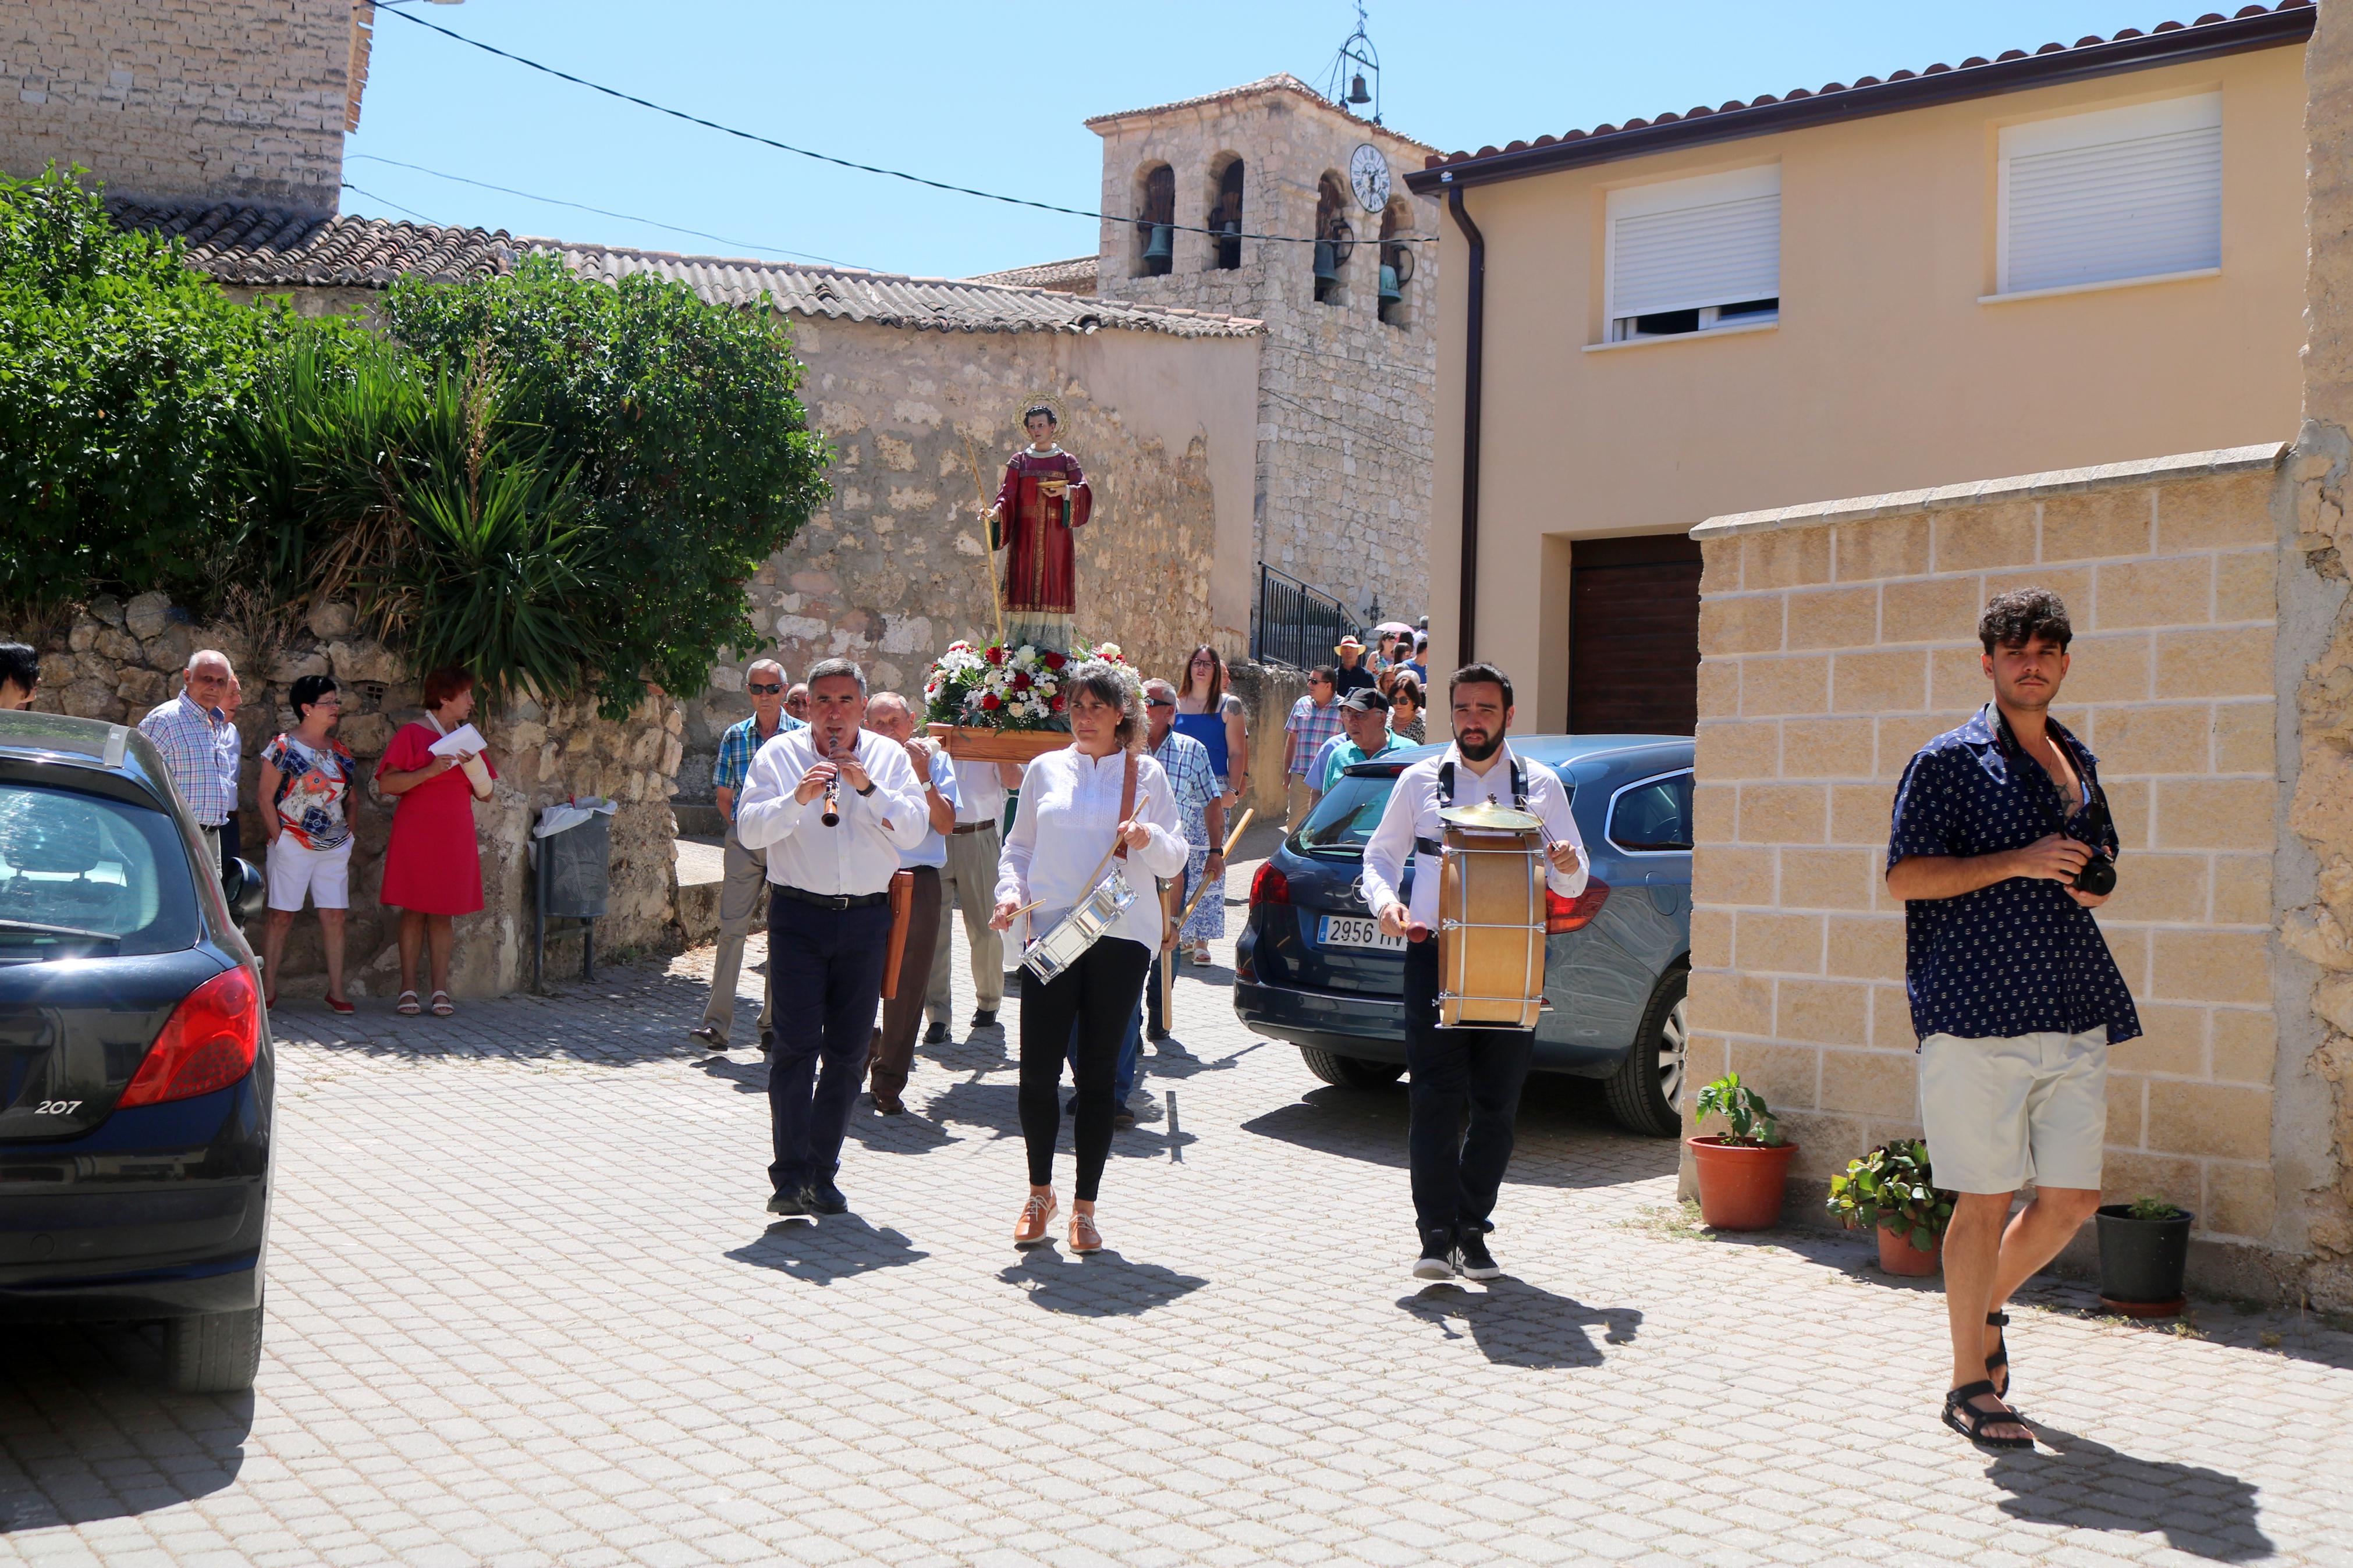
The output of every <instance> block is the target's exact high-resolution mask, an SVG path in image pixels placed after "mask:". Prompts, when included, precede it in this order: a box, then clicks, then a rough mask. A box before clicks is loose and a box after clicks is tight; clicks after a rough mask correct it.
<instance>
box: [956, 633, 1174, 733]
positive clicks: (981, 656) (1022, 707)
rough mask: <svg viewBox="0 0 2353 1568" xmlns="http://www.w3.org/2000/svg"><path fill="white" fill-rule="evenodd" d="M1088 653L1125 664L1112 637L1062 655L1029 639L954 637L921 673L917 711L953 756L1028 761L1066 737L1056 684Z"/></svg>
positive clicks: (1066, 724)
mask: <svg viewBox="0 0 2353 1568" xmlns="http://www.w3.org/2000/svg"><path fill="white" fill-rule="evenodd" d="M1090 659H1102V660H1104V661H1107V662H1109V663H1113V664H1124V663H1126V662H1127V660H1126V658H1124V656H1123V655H1122V654H1121V652H1120V649H1119V645H1118V644H1117V643H1103V644H1101V645H1099V646H1096V647H1085V646H1083V645H1082V646H1081V647H1076V648H1072V649H1071V651H1069V652H1067V653H1065V652H1063V651H1062V650H1061V649H1060V648H1050V647H1036V646H1034V645H1032V644H1029V643H1020V644H1017V645H1009V646H1008V644H1005V643H990V644H987V646H986V647H975V646H974V645H973V644H972V643H970V642H967V641H964V640H961V639H959V640H958V641H955V642H952V643H950V644H948V650H947V652H945V653H944V654H942V655H941V656H940V658H939V659H938V660H937V661H936V662H935V663H934V664H933V666H932V668H931V672H930V673H929V674H928V675H927V676H925V677H924V679H923V701H924V705H925V711H924V714H923V717H924V719H925V721H926V722H927V724H928V726H929V728H930V731H931V733H932V735H933V737H934V739H935V740H937V741H939V742H941V743H942V744H943V745H944V746H945V747H946V748H947V751H948V754H949V755H950V756H952V757H958V758H963V759H966V760H971V761H979V762H997V763H1027V762H1029V761H1030V760H1031V759H1032V758H1035V757H1037V756H1039V755H1041V754H1043V753H1044V752H1050V751H1054V750H1056V749H1058V748H1060V747H1062V746H1067V745H1069V744H1070V743H1071V721H1070V719H1069V717H1068V716H1067V715H1066V714H1064V712H1063V711H1062V709H1063V705H1064V703H1065V702H1066V700H1067V699H1066V698H1065V696H1064V694H1063V691H1062V682H1063V680H1064V679H1066V676H1065V672H1066V671H1067V670H1068V669H1069V668H1070V667H1071V666H1072V665H1074V664H1081V663H1084V662H1086V661H1088V660H1090Z"/></svg>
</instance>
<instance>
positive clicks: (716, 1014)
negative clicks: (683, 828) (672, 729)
mask: <svg viewBox="0 0 2353 1568" xmlns="http://www.w3.org/2000/svg"><path fill="white" fill-rule="evenodd" d="M744 690H745V691H747V692H749V693H751V696H752V716H751V717H750V718H749V719H745V720H744V721H742V722H740V723H735V724H731V725H729V726H728V727H727V732H726V733H725V734H723V735H722V736H720V737H719V756H718V759H717V760H716V761H715V762H713V763H712V765H711V794H712V798H713V799H714V800H716V801H717V802H718V803H719V815H720V816H721V817H723V818H724V819H725V821H726V823H727V838H726V843H725V845H724V847H723V854H724V856H725V861H724V871H723V877H724V880H723V881H722V882H721V883H720V886H719V951H718V952H716V953H714V954H712V963H711V1001H710V1002H709V1004H708V1005H705V1006H704V1007H703V1009H702V1023H700V1024H697V1025H696V1026H694V1027H693V1028H692V1029H691V1030H690V1031H689V1033H691V1035H692V1036H693V1037H694V1038H696V1039H698V1040H701V1041H702V1043H703V1044H704V1045H706V1046H709V1047H711V1048H712V1050H714V1051H723V1050H725V1049H726V1048H727V1036H728V1033H729V1031H731V1030H733V1028H734V1027H735V982H736V980H737V978H738V977H739V976H741V975H742V973H744V937H745V936H747V935H749V934H750V932H751V930H752V916H753V915H754V913H756V912H757V911H758V910H759V909H760V908H761V905H762V900H765V898H766V896H767V891H768V855H767V851H765V849H749V848H746V847H744V843H743V841H742V840H741V839H739V838H737V837H735V797H736V796H737V795H742V794H743V793H744V774H745V773H749V772H751V769H752V758H753V756H754V754H755V753H756V752H758V751H759V749H760V748H761V747H762V746H765V745H766V744H767V743H768V742H770V741H773V740H775V739H776V737H777V736H779V735H789V734H791V733H792V732H793V731H796V730H806V729H807V728H808V726H807V725H806V724H804V723H802V722H801V721H799V720H798V719H796V718H794V717H793V716H792V715H791V714H789V713H787V712H786V711H785V667H784V666H783V665H781V664H778V663H777V662H776V660H775V659H773V658H763V659H755V660H754V661H753V663H752V666H751V668H748V669H746V670H745V671H744ZM760 998H761V1000H760V1048H761V1049H762V1050H764V1051H765V1050H766V1049H767V1048H768V1044H769V1026H770V1025H771V1024H772V1023H774V1021H775V1020H774V1019H773V1018H772V1017H771V1016H770V1014H769V1004H768V1000H767V998H768V989H767V987H765V986H763V987H761V991H760Z"/></svg>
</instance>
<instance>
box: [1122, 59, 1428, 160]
mask: <svg viewBox="0 0 2353 1568" xmlns="http://www.w3.org/2000/svg"><path fill="white" fill-rule="evenodd" d="M1270 92H1289V93H1295V94H1297V95H1298V96H1299V97H1301V98H1303V99H1306V100H1308V101H1309V102H1311V103H1313V104H1314V105H1315V106H1316V107H1318V108H1320V109H1328V110H1331V111H1332V112H1333V113H1335V114H1338V115H1344V116H1345V117H1346V118H1347V119H1349V120H1353V121H1356V123H1357V124H1358V125H1360V126H1362V127H1364V130H1365V133H1366V135H1368V136H1386V137H1388V138H1389V139H1390V140H1392V141H1395V142H1403V143H1404V144H1405V145H1407V146H1408V147H1411V148H1413V149H1414V150H1415V151H1417V152H1419V153H1428V154H1430V155H1433V156H1434V155H1436V153H1437V152H1438V149H1437V148H1435V147H1432V146H1431V145H1430V143H1429V142H1418V141H1416V140H1414V139H1413V138H1412V137H1410V136H1408V135H1407V134H1405V132H1401V131H1392V130H1390V129H1389V128H1388V126H1386V125H1376V124H1375V123H1373V121H1369V120H1365V119H1361V118H1359V117H1358V116H1356V115H1354V114H1349V113H1348V111H1347V110H1345V109H1344V108H1343V107H1341V106H1340V105H1339V104H1336V103H1335V102H1333V101H1332V100H1330V99H1328V98H1326V97H1324V95H1323V94H1322V93H1320V92H1318V91H1316V90H1315V89H1314V88H1312V87H1310V86H1308V85H1307V84H1306V83H1305V82H1303V81H1302V80H1300V79H1298V78H1297V77H1295V76H1293V75H1292V74H1291V73H1290V72H1289V71H1277V72H1276V73H1275V74H1274V75H1272V76H1267V77H1261V78H1259V79H1258V80H1256V81H1250V82H1244V83H1243V84H1242V85H1241V86H1240V87H1222V88H1219V89H1218V90H1217V91H1215V92H1205V93H1202V94H1200V95H1199V96H1198V97H1196V98H1180V99H1177V100H1175V101H1174V102H1170V103H1155V104H1154V105H1152V106H1151V107H1150V108H1149V109H1123V110H1117V111H1115V112H1113V113H1111V114H1098V115H1096V116H1094V117H1093V118H1092V119H1091V120H1089V121H1086V126H1087V129H1088V130H1090V131H1092V130H1094V129H1095V128H1096V127H1097V126H1102V125H1110V124H1113V122H1115V121H1122V120H1133V119H1134V118H1135V117H1136V116H1138V115H1142V114H1166V113H1167V112H1169V111H1170V110H1177V109H1196V108H1199V107H1200V106H1202V105H1204V104H1210V103H1226V102H1229V101H1231V100H1235V99H1241V98H1254V97H1257V96H1258V95H1260V94H1261V93H1270Z"/></svg>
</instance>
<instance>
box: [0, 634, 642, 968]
mask: <svg viewBox="0 0 2353 1568" xmlns="http://www.w3.org/2000/svg"><path fill="white" fill-rule="evenodd" d="M16 635H26V634H16ZM29 636H30V637H31V638H32V639H33V640H36V641H37V644H38V646H39V647H41V649H42V657H41V685H40V691H39V694H38V698H37V701H36V702H35V704H34V706H36V707H37V708H40V709H44V710H48V711H51V712H65V713H72V714H76V715H78V716H79V717H81V718H85V719H104V720H111V721H115V722H118V723H128V724H135V723H137V722H138V721H140V720H141V719H142V718H143V717H144V716H145V715H146V713H147V711H148V710H149V709H151V708H153V707H155V706H156V705H158V704H160V703H163V702H166V701H169V700H173V699H174V698H175V697H177V696H178V694H179V690H180V687H181V683H182V671H183V670H184V669H185V667H186V664H187V659H188V655H189V654H190V653H192V652H193V651H195V649H197V648H199V647H216V648H219V649H220V650H222V651H223V652H224V653H226V654H227V655H228V657H229V658H230V661H231V662H232V663H233V664H235V665H236V666H237V671H238V677H239V680H240V682H241V684H242V685H243V687H244V694H245V700H244V703H243V705H242V707H240V709H239V710H238V711H237V732H238V735H239V738H240V740H241V741H242V742H243V747H244V753H245V763H244V768H243V772H242V777H241V780H240V785H239V790H238V807H239V810H238V820H239V832H240V835H241V837H242V846H241V847H242V849H243V852H244V854H245V857H246V858H248V859H249V860H251V861H253V862H254V863H255V864H256V865H259V864H261V863H262V860H263V849H264V844H265V839H264V837H263V834H262V829H261V824H260V819H259V816H258V815H257V810H256V799H257V797H256V789H257V784H258V776H259V768H260V763H259V756H260V752H261V750H262V748H263V747H264V746H266V745H267V744H268V743H269V740H270V738H271V737H272V736H274V735H276V734H277V733H279V732H280V731H281V730H283V729H286V728H287V727H289V726H290V725H291V724H292V722H293V717H294V716H293V712H292V710H290V709H289V708H288V707H287V706H286V695H287V690H288V688H289V687H290V685H291V684H292V683H293V682H294V681H295V680H297V679H301V677H302V676H305V675H313V674H319V675H327V674H331V675H332V676H333V677H334V678H335V680H336V683H337V686H338V688H339V689H340V691H341V694H342V696H343V721H342V723H341V725H340V726H339V727H338V731H337V733H338V734H339V735H340V736H341V737H342V739H343V743H344V744H345V745H346V746H348V747H350V748H351V750H352V752H353V755H354V756H355V757H356V758H358V760H359V761H360V763H361V764H362V768H363V773H364V776H372V775H373V773H374V770H375V764H376V763H377V761H378V760H379V759H380V758H381V757H382V756H383V754H384V751H385V747H386V746H387V745H388V744H389V743H390V742H391V740H392V736H393V733H394V731H396V730H397V729H398V728H399V726H400V725H401V724H403V723H406V722H408V721H412V720H414V719H417V718H418V717H419V716H420V715H421V711H422V710H421V709H420V708H419V707H418V703H417V683H416V681H415V679H413V678H412V677H411V675H410V673H409V671H408V670H407V668H406V665H405V664H404V663H403V661H402V660H401V658H399V656H398V655H397V654H396V653H395V652H393V651H392V650H391V649H389V648H387V647H385V646H384V645H383V644H382V643H380V642H378V641H375V639H373V638H371V637H367V636H365V635H364V634H363V632H362V631H361V630H360V628H359V627H358V626H357V624H356V618H355V616H353V611H352V608H351V606H349V605H332V604H331V605H321V606H319V607H318V608H316V609H315V610H313V611H312V612H311V615H310V616H309V618H308V620H307V621H306V622H304V623H302V624H301V625H299V626H296V627H294V628H293V629H292V631H291V633H290V635H288V636H286V637H284V638H283V640H282V641H281V642H280V644H279V645H278V646H277V647H274V648H265V649H261V650H259V655H257V650H256V648H255V646H254V644H255V637H254V635H253V633H252V631H251V630H250V629H249V628H248V627H246V626H227V625H212V626H201V625H198V624H196V623H195V622H194V621H193V620H191V619H190V618H189V617H188V616H187V614H186V613H185V611H184V610H182V609H180V608H179V607H178V606H175V605H173V604H172V603H171V602H170V601H169V600H168V599H166V598H165V597H164V595H161V594H142V595H140V596H139V597H137V598H135V599H132V601H130V602H129V603H128V604H123V603H121V602H119V601H117V600H114V599H111V598H103V599H100V600H97V601H96V602H94V603H92V604H91V605H88V606H87V607H86V608H84V609H83V610H82V611H80V612H79V613H78V614H76V615H75V616H72V617H71V618H70V620H69V623H68V624H67V625H66V626H63V627H62V628H56V629H54V630H52V631H51V632H50V634H49V635H47V636H44V635H42V634H41V633H40V632H39V631H37V630H36V631H34V632H32V633H30V634H29ZM683 721H684V715H683V713H682V712H681V710H680V708H679V706H678V704H677V703H675V702H673V701H671V700H669V699H668V698H666V697H663V696H660V695H658V694H649V696H648V697H647V699H646V700H645V701H644V702H643V703H642V704H640V705H639V706H638V710H637V711H635V712H634V713H632V714H630V715H629V717H628V720H627V721H624V722H622V723H618V724H615V723H609V722H607V721H603V720H600V719H598V718H597V717H596V711H595V709H594V708H593V706H591V705H588V704H583V703H547V704H543V703H539V702H535V701H533V700H530V699H528V698H519V699H517V700H512V701H511V702H510V703H508V704H507V705H506V707H505V708H504V709H503V710H496V711H493V710H490V708H489V706H488V705H487V704H485V705H483V706H482V707H481V708H480V709H478V710H477V712H476V715H475V722H476V723H477V724H478V725H479V726H480V729H481V731H482V732H483V735H484V737H485V738H486V739H487V740H488V741H489V742H490V743H491V762H492V763H493V765H495V766H496V767H497V768H498V770H499V780H498V784H497V786H496V787H495V789H494V790H493V791H492V793H491V799H490V800H488V801H487V802H480V803H477V804H476V805H475V807H474V820H475V825H476V829H477V838H478V842H479V844H480V849H481V856H482V879H483V884H484V896H485V907H484V909H483V910H482V911H481V912H480V913H479V914H475V915H469V916H465V917H462V918H460V919H459V921H458V922H457V929H456V939H455V944H454V947H453V956H452V959H451V987H452V989H453V990H454V991H455V992H457V993H458V994H460V995H467V996H485V995H492V994H498V993H501V992H505V991H512V990H515V989H517V988H518V987H520V986H522V985H524V984H528V983H529V979H530V972H531V939H532V910H533V903H532V898H531V893H532V883H531V879H530V872H529V868H528V865H527V862H526V859H525V857H524V848H523V846H524V840H525V838H526V837H527V835H528V834H529V832H530V829H531V826H532V824H533V822H534V821H535V820H536V819H537V816H538V813H539V810H540V808H542V807H543V806H545V805H551V804H553V803H554V802H557V801H561V800H564V799H565V798H566V797H568V796H573V795H580V796H586V795H607V796H609V797H611V798H613V799H615V800H617V801H619V802H621V803H622V805H621V809H620V810H619V811H617V813H615V814H614V817H613V824H612V839H613V858H612V899H611V904H610V910H611V912H610V914H609V915H608V916H607V919H605V920H603V921H599V922H598V923H597V946H598V948H599V949H600V950H601V951H611V950H614V949H617V948H625V947H628V948H638V947H646V946H649V945H655V944H658V943H662V942H667V941H668V940H670V927H671V923H672V921H673V918H674V905H675V898H676V873H675V870H674V868H673V857H674V848H673V843H674V840H675V838H676V836H677V828H676V825H675V823H674V822H673V820H672V818H671V816H670V794H671V793H672V792H673V791H674V789H675V787H676V786H675V784H674V783H673V782H672V781H673V780H674V778H675V775H676V772H677V768H678V763H679V758H680V755H681V732H682V730H683ZM392 805H393V803H392V802H391V801H389V800H382V799H379V798H377V797H376V796H375V794H374V792H373V791H372V790H370V789H368V788H367V787H365V786H364V785H363V787H362V788H361V789H359V790H358V791H356V792H354V795H353V799H352V813H351V815H352V826H353V833H354V836H355V837H356V840H357V847H355V848H354V850H353V865H352V910H351V916H350V921H349V928H348V929H349V935H348V939H347V940H348V957H347V962H348V964H349V971H350V974H351V977H352V979H351V984H352V989H353V995H354V996H385V997H388V996H390V995H392V994H394V993H395V992H396V991H397V990H398V989H399V967H398V963H399V954H398V952H397V950H396V947H395V945H394V941H395V936H396V929H397V924H398V917H397V915H396V913H395V912H394V911H393V910H388V909H386V908H385V907H384V906H383V905H381V904H379V903H378V902H377V894H378V890H379V889H381V888H382V886H383V883H384V865H383V862H384V852H385V844H386V842H387V841H388V840H389V838H390V836H391V832H392ZM249 934H251V935H253V936H254V937H256V939H257V941H258V938H259V931H254V932H251V933H249ZM579 954H580V947H579V941H578V939H577V938H576V937H573V938H567V939H565V940H564V941H563V942H560V943H556V944H551V947H550V950H549V957H548V963H549V966H550V967H549V973H551V974H553V975H556V976H559V977H560V976H563V975H566V974H574V973H578V965H579ZM287 960H288V968H287V970H286V973H287V975H288V976H289V977H290V978H289V981H288V983H287V984H286V986H285V987H284V988H285V989H286V990H288V991H290V992H291V993H293V994H305V993H308V992H315V991H316V990H317V989H318V988H319V987H320V985H321V984H322V980H321V979H320V978H318V977H319V976H321V975H322V974H323V973H324V972H323V970H322V968H321V961H320V952H319V927H318V921H316V920H315V919H314V918H313V917H312V916H311V915H310V914H309V913H307V912H306V913H305V914H304V915H302V916H301V918H300V919H298V920H297V921H295V923H294V931H293V934H292V936H291V938H290V941H289V943H288V948H287Z"/></svg>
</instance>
